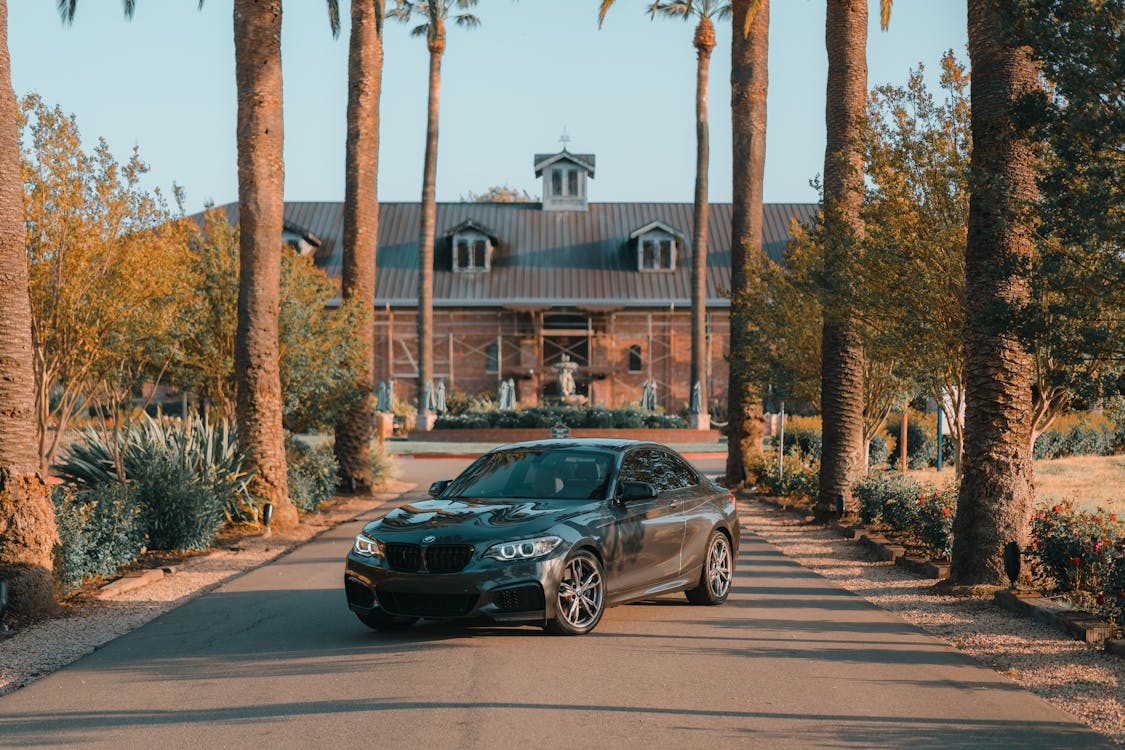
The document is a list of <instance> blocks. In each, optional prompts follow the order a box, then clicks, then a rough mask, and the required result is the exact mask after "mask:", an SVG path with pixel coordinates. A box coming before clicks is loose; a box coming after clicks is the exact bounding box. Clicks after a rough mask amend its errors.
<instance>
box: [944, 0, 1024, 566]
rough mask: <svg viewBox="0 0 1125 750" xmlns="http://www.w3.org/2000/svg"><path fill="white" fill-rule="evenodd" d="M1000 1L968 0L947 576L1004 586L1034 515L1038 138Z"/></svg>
mask: <svg viewBox="0 0 1125 750" xmlns="http://www.w3.org/2000/svg"><path fill="white" fill-rule="evenodd" d="M1001 7H1002V3H1001V2H1000V1H999V0H970V2H969V58H970V60H971V62H972V70H973V78H972V88H971V96H972V110H973V114H972V131H973V153H972V169H973V172H974V175H975V177H974V183H973V192H972V195H971V196H970V199H969V232H968V240H967V243H966V248H965V278H966V286H965V313H966V319H965V391H966V393H965V431H964V445H963V453H964V458H963V464H962V471H963V473H962V477H961V490H960V495H959V497H958V501H957V515H956V516H955V518H954V522H953V533H954V544H953V559H952V565H951V570H950V582H951V583H952V584H955V585H962V586H973V585H997V586H999V585H1004V584H1005V583H1006V577H1005V574H1004V562H1003V548H1004V545H1005V544H1006V543H1008V542H1010V541H1015V542H1017V543H1019V545H1020V546H1021V547H1024V546H1025V545H1026V544H1027V541H1028V538H1029V536H1030V525H1031V512H1032V500H1033V494H1032V451H1031V431H1032V428H1033V424H1032V421H1033V409H1032V394H1031V385H1032V375H1033V372H1032V369H1033V368H1032V361H1031V356H1030V355H1029V354H1028V352H1027V351H1025V350H1024V348H1023V347H1022V346H1021V344H1020V342H1019V340H1018V338H1017V335H1016V326H1015V322H1016V320H1017V319H1018V317H1019V316H1020V315H1021V311H1022V309H1023V307H1024V306H1025V305H1026V304H1027V302H1028V298H1029V280H1028V278H1027V275H1026V274H1027V272H1026V270H1025V269H1026V268H1027V266H1028V261H1029V259H1030V256H1031V255H1032V253H1033V251H1034V226H1033V223H1032V221H1031V219H1030V218H1029V216H1028V215H1027V213H1026V211H1027V209H1028V207H1029V206H1030V205H1031V204H1032V203H1033V202H1034V201H1035V199H1036V197H1037V195H1038V192H1037V188H1036V157H1035V153H1034V150H1033V144H1032V143H1031V142H1030V141H1029V140H1028V139H1027V138H1025V137H1023V135H1022V134H1021V133H1019V132H1017V131H1016V130H1014V129H1013V127H1012V122H1011V113H1012V109H1013V107H1014V105H1015V103H1016V101H1017V100H1018V99H1019V97H1021V96H1022V95H1024V94H1027V93H1029V92H1032V91H1034V90H1035V89H1037V88H1038V87H1039V85H1040V83H1039V78H1038V75H1037V71H1036V67H1035V65H1034V63H1033V62H1032V60H1031V56H1030V54H1029V49H1028V48H1027V47H1017V46H1014V45H1012V44H1010V43H1008V42H1005V41H1003V40H1002V36H1001V35H1002V31H1001V29H1002V28H1003V27H1004V25H1005V24H1004V20H1003V18H1002V11H1001Z"/></svg>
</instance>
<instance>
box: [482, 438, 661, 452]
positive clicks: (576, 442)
mask: <svg viewBox="0 0 1125 750" xmlns="http://www.w3.org/2000/svg"><path fill="white" fill-rule="evenodd" d="M637 445H650V446H654V447H659V448H663V447H666V446H662V445H660V444H659V443H655V442H652V441H650V440H624V439H616V438H549V439H546V440H528V441H525V442H522V443H511V444H510V445H501V446H499V447H497V448H493V449H492V451H489V452H490V453H492V452H496V451H505V450H511V449H513V448H562V449H565V448H595V449H599V450H606V451H615V452H619V453H620V452H622V451H625V450H628V449H629V448H632V447H634V446H637ZM669 450H670V449H669Z"/></svg>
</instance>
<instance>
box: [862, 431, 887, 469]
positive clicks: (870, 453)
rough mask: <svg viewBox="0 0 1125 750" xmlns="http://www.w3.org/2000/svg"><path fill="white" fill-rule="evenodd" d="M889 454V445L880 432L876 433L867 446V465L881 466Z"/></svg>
mask: <svg viewBox="0 0 1125 750" xmlns="http://www.w3.org/2000/svg"><path fill="white" fill-rule="evenodd" d="M890 455H891V446H890V444H889V443H887V439H886V438H885V437H883V435H882V434H879V433H877V434H876V435H875V436H874V437H873V438H871V442H870V444H868V446H867V465H868V466H883V465H884V464H886V463H887V457H888V456H890Z"/></svg>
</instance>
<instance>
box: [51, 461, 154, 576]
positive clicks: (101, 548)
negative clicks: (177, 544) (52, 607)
mask: <svg viewBox="0 0 1125 750" xmlns="http://www.w3.org/2000/svg"><path fill="white" fill-rule="evenodd" d="M51 499H52V500H53V501H54V504H55V523H56V525H57V526H58V530H59V543H58V546H57V547H55V578H56V579H57V580H58V581H59V583H60V584H61V585H62V587H63V589H64V590H70V589H73V588H76V587H78V586H79V585H81V583H82V581H84V580H85V579H87V578H93V577H95V576H109V575H113V574H114V573H116V572H117V569H118V568H119V567H121V566H122V565H127V564H129V563H131V562H133V561H134V560H136V559H137V558H138V557H140V556H141V554H143V553H144V551H145V543H146V538H145V517H144V513H143V511H142V508H141V507H140V505H139V503H138V502H137V497H136V493H135V492H134V490H133V488H132V487H130V486H129V485H127V484H122V483H120V482H109V483H103V484H98V485H95V486H93V487H90V488H87V489H78V488H75V487H69V486H65V485H60V486H57V487H55V488H54V489H53V490H52V492H51Z"/></svg>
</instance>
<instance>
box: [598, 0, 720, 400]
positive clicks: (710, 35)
mask: <svg viewBox="0 0 1125 750" xmlns="http://www.w3.org/2000/svg"><path fill="white" fill-rule="evenodd" d="M614 2H615V0H601V10H600V11H599V13H598V23H599V25H600V24H601V23H602V22H603V21H604V20H605V14H606V12H607V11H608V10H609V8H610V6H612V5H613V4H614ZM649 14H650V15H651V16H652V17H653V18H655V17H656V16H657V15H658V14H659V15H661V16H664V17H666V18H675V19H681V20H683V21H690V20H691V19H693V18H696V19H698V23H697V24H696V26H695V35H694V36H693V37H692V46H694V47H695V51H696V74H695V204H694V207H693V212H692V217H693V219H692V222H693V226H692V235H691V246H692V251H691V375H690V377H691V379H690V383H691V384H692V385H694V384H695V383H699V385H700V393H702V394H703V407H704V410H706V407H707V400H708V399H707V394H708V393H710V390H709V388H708V383H707V362H708V359H709V357H708V351H707V213H708V210H707V167H708V164H709V160H710V155H709V150H708V149H709V145H708V144H709V130H708V124H707V76H708V72H709V70H710V64H711V50H713V49H714V48H715V26H714V23H713V22H712V20H711V19H713V18H716V19H725V18H729V17H730V15H731V3H729V2H722V1H720V0H654V2H653V3H652V5H651V6H650V7H649Z"/></svg>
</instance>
